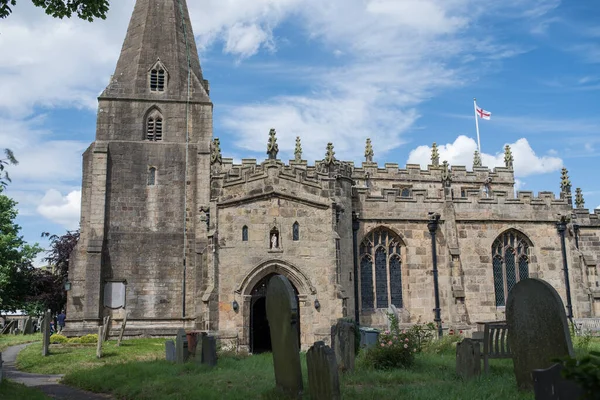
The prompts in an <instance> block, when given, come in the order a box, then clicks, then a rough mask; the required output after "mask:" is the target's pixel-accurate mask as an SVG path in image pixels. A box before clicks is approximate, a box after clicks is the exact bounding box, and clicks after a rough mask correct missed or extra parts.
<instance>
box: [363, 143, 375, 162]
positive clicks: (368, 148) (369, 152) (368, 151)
mask: <svg viewBox="0 0 600 400" xmlns="http://www.w3.org/2000/svg"><path fill="white" fill-rule="evenodd" d="M374 155H375V153H373V146H372V145H371V138H367V144H366V145H365V161H366V162H373V156H374Z"/></svg>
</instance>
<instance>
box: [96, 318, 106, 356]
mask: <svg viewBox="0 0 600 400" xmlns="http://www.w3.org/2000/svg"><path fill="white" fill-rule="evenodd" d="M103 334H104V328H103V327H102V326H99V327H98V342H97V343H96V345H97V346H96V357H97V358H102V342H103V340H102V338H103Z"/></svg>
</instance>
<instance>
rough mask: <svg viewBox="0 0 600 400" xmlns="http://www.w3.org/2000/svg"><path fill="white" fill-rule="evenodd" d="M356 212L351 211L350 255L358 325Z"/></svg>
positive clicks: (355, 316)
mask: <svg viewBox="0 0 600 400" xmlns="http://www.w3.org/2000/svg"><path fill="white" fill-rule="evenodd" d="M359 226H360V222H359V221H358V214H357V213H355V212H354V211H352V257H353V259H354V321H356V324H358V325H360V321H359V318H360V312H359V311H358V243H357V242H358V238H357V237H358V228H359Z"/></svg>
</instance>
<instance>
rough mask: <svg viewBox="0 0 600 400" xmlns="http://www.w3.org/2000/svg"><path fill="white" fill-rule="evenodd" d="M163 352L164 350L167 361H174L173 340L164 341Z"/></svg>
mask: <svg viewBox="0 0 600 400" xmlns="http://www.w3.org/2000/svg"><path fill="white" fill-rule="evenodd" d="M165 352H166V358H167V361H169V362H175V361H176V356H175V342H174V341H172V340H167V341H166V342H165Z"/></svg>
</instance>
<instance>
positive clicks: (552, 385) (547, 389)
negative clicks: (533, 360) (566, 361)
mask: <svg viewBox="0 0 600 400" xmlns="http://www.w3.org/2000/svg"><path fill="white" fill-rule="evenodd" d="M562 369H563V366H562V365H560V364H554V365H553V366H551V367H550V368H548V369H536V370H533V371H532V372H531V376H532V377H533V393H534V394H535V400H571V399H580V398H582V397H583V395H584V391H583V389H582V388H581V386H579V385H578V384H577V383H575V382H573V381H569V380H566V379H565V378H563V377H562V375H561V371H562Z"/></svg>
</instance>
